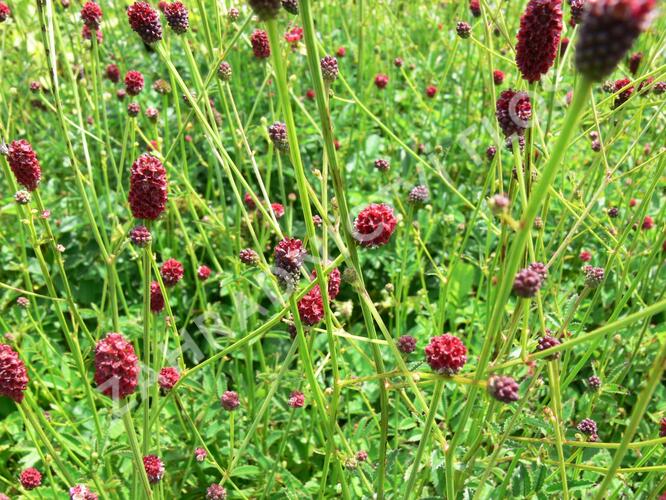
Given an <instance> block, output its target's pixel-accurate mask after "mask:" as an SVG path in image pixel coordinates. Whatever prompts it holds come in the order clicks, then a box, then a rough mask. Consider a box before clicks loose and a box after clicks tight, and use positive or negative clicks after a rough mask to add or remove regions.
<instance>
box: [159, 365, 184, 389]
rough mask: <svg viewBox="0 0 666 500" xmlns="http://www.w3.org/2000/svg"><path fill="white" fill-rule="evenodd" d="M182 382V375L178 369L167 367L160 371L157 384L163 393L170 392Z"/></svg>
mask: <svg viewBox="0 0 666 500" xmlns="http://www.w3.org/2000/svg"><path fill="white" fill-rule="evenodd" d="M179 380H180V373H179V372H178V370H177V369H176V368H172V367H171V366H167V367H165V368H162V369H161V370H160V373H159V375H158V376H157V383H158V384H159V385H160V389H162V390H163V391H170V390H171V389H173V387H174V386H175V385H176V384H177V383H178V381H179Z"/></svg>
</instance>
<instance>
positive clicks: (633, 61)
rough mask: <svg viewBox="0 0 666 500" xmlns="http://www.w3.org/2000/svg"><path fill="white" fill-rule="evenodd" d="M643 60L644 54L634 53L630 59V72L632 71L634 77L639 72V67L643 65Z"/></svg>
mask: <svg viewBox="0 0 666 500" xmlns="http://www.w3.org/2000/svg"><path fill="white" fill-rule="evenodd" d="M642 60H643V53H642V52H634V53H633V54H631V57H629V71H631V74H632V75H635V74H636V73H637V72H638V67H639V66H640V65H641V61H642Z"/></svg>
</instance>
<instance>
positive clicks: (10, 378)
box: [0, 344, 28, 403]
mask: <svg viewBox="0 0 666 500" xmlns="http://www.w3.org/2000/svg"><path fill="white" fill-rule="evenodd" d="M27 388H28V372H27V371H26V369H25V364H24V363H23V361H21V358H19V355H18V353H17V352H15V351H14V349H12V348H11V347H10V346H8V345H6V344H0V396H5V397H7V398H10V399H13V400H14V401H16V402H17V403H20V402H21V401H23V392H24V391H25V390H26V389H27Z"/></svg>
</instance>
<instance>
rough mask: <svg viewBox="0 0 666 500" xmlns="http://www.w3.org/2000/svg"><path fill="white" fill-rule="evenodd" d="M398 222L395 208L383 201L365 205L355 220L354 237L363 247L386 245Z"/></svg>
mask: <svg viewBox="0 0 666 500" xmlns="http://www.w3.org/2000/svg"><path fill="white" fill-rule="evenodd" d="M397 224H398V221H397V219H396V218H395V216H394V215H393V209H392V208H391V207H389V206H388V205H385V204H383V203H381V204H375V203H372V204H370V205H368V206H367V207H365V208H364V209H363V210H361V212H360V213H359V214H358V216H357V217H356V220H355V221H354V238H355V239H356V241H357V242H358V244H359V245H361V246H362V247H369V248H374V247H379V246H382V245H386V244H387V243H388V242H389V239H390V238H391V235H392V234H393V231H395V227H396V225H397Z"/></svg>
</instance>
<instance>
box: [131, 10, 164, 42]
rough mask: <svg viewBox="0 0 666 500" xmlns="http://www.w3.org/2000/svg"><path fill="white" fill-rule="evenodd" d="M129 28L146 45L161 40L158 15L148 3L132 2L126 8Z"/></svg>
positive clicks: (160, 25)
mask: <svg viewBox="0 0 666 500" xmlns="http://www.w3.org/2000/svg"><path fill="white" fill-rule="evenodd" d="M127 19H128V20H129V24H130V27H131V28H132V30H134V31H135V32H136V33H137V34H138V35H139V36H140V37H141V39H142V40H143V42H144V43H147V44H148V45H150V44H153V43H155V42H159V41H160V40H161V39H162V23H161V22H160V15H159V14H158V13H157V11H156V10H155V9H153V8H152V7H151V6H150V4H149V3H148V2H134V3H133V4H132V5H130V6H129V7H128V8H127Z"/></svg>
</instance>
